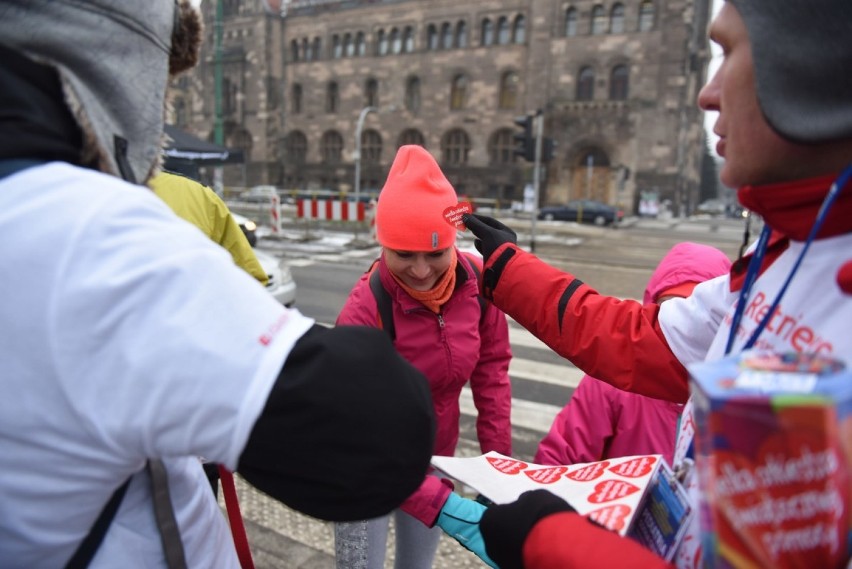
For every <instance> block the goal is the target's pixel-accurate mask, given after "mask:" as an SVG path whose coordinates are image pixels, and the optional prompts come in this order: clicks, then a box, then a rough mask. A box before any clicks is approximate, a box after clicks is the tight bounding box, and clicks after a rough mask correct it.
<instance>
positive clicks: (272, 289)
mask: <svg viewBox="0 0 852 569" xmlns="http://www.w3.org/2000/svg"><path fill="white" fill-rule="evenodd" d="M254 254H255V255H256V256H257V260H258V261H260V266H261V267H263V270H264V271H266V276H267V277H268V279H269V280H268V281H267V282H266V290H267V291H269V294H271V295H272V296H274V297H275V300H277V301H278V302H280V303H281V304H283V305H284V306H287V307H288V308H289V307H290V306H293V304H295V303H296V281H294V280H293V274H292V273H291V272H290V267H288V266H287V262H286V261H284V260H283V259H279V258H277V257H274V256H272V255H270V254H269V253H265V252H263V251H260V250H257V249H255V250H254Z"/></svg>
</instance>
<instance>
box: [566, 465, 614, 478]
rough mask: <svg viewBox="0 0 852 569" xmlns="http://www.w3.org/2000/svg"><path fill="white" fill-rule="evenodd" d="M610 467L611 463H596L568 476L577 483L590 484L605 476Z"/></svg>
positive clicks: (573, 471)
mask: <svg viewBox="0 0 852 569" xmlns="http://www.w3.org/2000/svg"><path fill="white" fill-rule="evenodd" d="M607 466H609V461H606V460H604V461H602V462H594V463H592V464H589V465H587V466H583V467H582V468H578V469H577V470H572V471H571V472H569V473H568V474H566V476H567V477H568V478H570V479H571V480H576V481H577V482H589V481H590V480H594V479H595V478H600V477H601V476H603V474H604V471H605V470H606V467H607Z"/></svg>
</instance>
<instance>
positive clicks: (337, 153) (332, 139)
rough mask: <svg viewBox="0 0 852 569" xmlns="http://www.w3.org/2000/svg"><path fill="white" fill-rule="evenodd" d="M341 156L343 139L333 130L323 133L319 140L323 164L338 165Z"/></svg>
mask: <svg viewBox="0 0 852 569" xmlns="http://www.w3.org/2000/svg"><path fill="white" fill-rule="evenodd" d="M342 155H343V137H342V136H340V133H339V132H337V131H335V130H328V131H326V132H325V133H323V135H322V138H321V139H320V157H321V159H322V162H323V164H339V163H340V158H341V156H342Z"/></svg>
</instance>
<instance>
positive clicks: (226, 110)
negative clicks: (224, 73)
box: [222, 77, 238, 115]
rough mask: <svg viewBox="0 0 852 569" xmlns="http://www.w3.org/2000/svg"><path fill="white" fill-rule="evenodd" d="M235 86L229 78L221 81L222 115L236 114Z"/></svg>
mask: <svg viewBox="0 0 852 569" xmlns="http://www.w3.org/2000/svg"><path fill="white" fill-rule="evenodd" d="M237 92H238V91H237V85H236V84H235V83H234V82H233V81H231V80H230V79H229V78H227V77H225V78H224V79H222V114H223V115H232V114H234V113H236V112H237Z"/></svg>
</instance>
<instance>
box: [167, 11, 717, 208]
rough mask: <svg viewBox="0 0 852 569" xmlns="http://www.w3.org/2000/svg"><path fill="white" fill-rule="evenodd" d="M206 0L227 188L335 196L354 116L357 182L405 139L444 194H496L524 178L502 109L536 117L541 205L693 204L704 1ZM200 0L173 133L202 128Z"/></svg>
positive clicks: (350, 160) (347, 171) (205, 97)
mask: <svg viewBox="0 0 852 569" xmlns="http://www.w3.org/2000/svg"><path fill="white" fill-rule="evenodd" d="M220 1H221V2H222V3H223V12H224V15H223V18H222V22H223V24H222V31H223V34H222V35H223V41H222V45H223V49H222V53H223V55H222V61H223V64H222V74H223V82H222V83H223V95H222V100H223V131H224V138H223V142H224V143H225V144H227V145H229V146H236V147H240V148H242V149H244V150H245V151H246V154H247V156H249V157H250V158H249V162H248V163H247V164H246V166H244V167H236V168H233V167H232V168H229V172H228V173H227V174H226V180H225V182H226V183H227V184H234V185H254V184H274V185H276V186H279V187H281V188H287V189H290V188H293V189H321V188H322V189H325V188H327V189H332V190H352V189H353V186H354V183H353V182H354V171H355V150H356V146H357V145H356V130H357V125H358V122H359V121H358V119H359V115H363V121H362V130H361V141H362V142H361V146H362V148H361V155H360V157H361V160H360V172H361V180H360V189H361V190H362V191H364V192H371V191H377V190H378V189H379V188H380V187H381V184H382V182H383V180H384V177H385V175H386V173H387V169H388V168H389V165H390V163H391V161H392V160H393V156H394V153H395V151H396V149H397V148H398V146H399V145H400V144H403V143H407V142H418V143H422V144H423V145H424V146H425V147H426V148H427V149H429V150H430V151H431V152H432V153H433V154H434V155H435V156H436V158H437V159H438V161H439V162H440V163H441V166H442V168H443V169H444V171H445V172H446V174H447V177H448V178H449V179H450V181H451V182H452V183H453V184H454V185H455V187H456V189H457V191H458V193H459V194H466V195H468V196H470V197H473V198H490V199H496V200H499V201H500V202H501V204H503V205H506V204H507V202H509V201H515V200H521V199H522V197H523V188H524V186H525V184H529V183H531V182H532V181H533V179H534V178H533V176H532V168H531V164H530V163H528V162H526V161H524V160H522V159H521V158H519V157H515V156H514V155H513V154H512V148H513V146H514V144H515V142H514V141H513V135H514V134H515V133H518V132H520V130H519V128H518V127H517V126H516V125H515V122H514V119H516V118H517V117H518V116H520V115H525V114H528V113H535V112H537V111H539V110H540V111H541V113H542V116H543V129H544V136H545V137H549V138H552V139H553V140H554V141H555V151H554V157H553V159H552V160H551V161H549V162H548V163H547V164H546V165H545V167H544V168H543V170H542V175H541V176H540V179H541V184H540V188H541V191H540V199H539V203H540V204H541V205H544V204H546V203H558V202H563V201H566V200H568V199H574V198H583V197H589V198H593V199H599V200H602V201H605V202H608V203H611V204H617V205H621V206H622V207H624V208H625V210H626V211H627V212H628V213H631V212H635V209H636V203H637V201H638V194H639V192H640V191H645V190H653V191H656V192H658V193H659V195H660V197H661V198H662V199H669V200H671V202H672V204H673V205H674V208H675V213H679V211H680V209H681V207H683V208H687V209H688V208H689V207H690V206H694V204H695V203H697V199H698V189H699V178H700V172H701V162H702V160H703V159H704V157H705V155H706V150H705V146H704V131H703V124H702V113H701V112H700V110H699V109H698V108H697V106H696V103H695V100H696V96H697V93H698V89H699V88H700V86H701V85H702V84H703V83H704V81H705V75H706V69H707V62H708V58H709V46H708V44H707V41H706V39H705V31H706V27H707V23H708V16H709V0H621V1H619V2H600V0H477V1H475V2H459V1H458V0H296V1H292V2H290V3H285V6H284V8H283V10H282V13H281V14H275V15H269V14H265V13H264V12H263V11H262V10H261V8H260V2H258V3H257V6H256V7H250V6H245V5H244V4H249V5H252V6H254V5H253V3H243V2H237V1H236V0H220ZM215 6H216V3H215V2H205V3H204V4H203V7H204V10H205V22H206V25H207V28H206V34H207V36H206V38H207V41H206V43H205V47H204V50H205V51H204V55H203V58H202V59H203V61H202V64H201V65H200V66H199V67H198V68H197V69H196V70H194V71H193V72H192V74H191V75H190V76H189V77H187V78H185V79H183V80H182V83H181V84H182V87H181V85H178V87H180V88H178V89H177V93H178V94H177V95H176V96H177V98H178V99H179V100H182V103H181V104H180V108H181V109H182V114H179V115H178V119H177V120H178V122H179V123H181V122H182V124H181V126H184V128H186V129H187V130H189V131H190V132H193V133H195V134H197V135H199V136H207V137H208V138H211V139H213V137H212V133H213V132H214V126H215V122H214V117H215V105H214V101H215V97H214V96H212V94H213V93H214V92H215V88H214V87H215V81H214V79H215V73H214V69H215V66H214V61H215V53H214V51H215V50H214V46H215V35H214V34H215V31H216V26H215V15H214V11H215ZM367 107H374V109H369V110H365V108H367Z"/></svg>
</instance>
